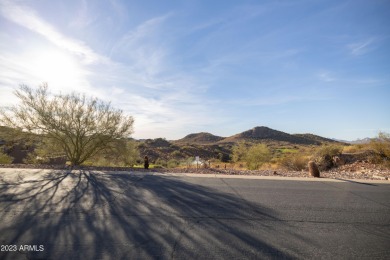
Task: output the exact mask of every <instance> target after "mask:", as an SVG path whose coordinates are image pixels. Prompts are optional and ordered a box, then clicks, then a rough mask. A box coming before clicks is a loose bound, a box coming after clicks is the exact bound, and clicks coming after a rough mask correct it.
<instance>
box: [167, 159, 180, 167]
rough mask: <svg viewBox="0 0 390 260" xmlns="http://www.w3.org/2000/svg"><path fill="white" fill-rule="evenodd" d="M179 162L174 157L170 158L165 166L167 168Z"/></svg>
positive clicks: (175, 165)
mask: <svg viewBox="0 0 390 260" xmlns="http://www.w3.org/2000/svg"><path fill="white" fill-rule="evenodd" d="M179 164H180V163H179V162H178V161H177V160H175V159H171V160H169V161H168V162H167V167H168V168H176V167H177V166H179Z"/></svg>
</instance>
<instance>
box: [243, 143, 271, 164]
mask: <svg viewBox="0 0 390 260" xmlns="http://www.w3.org/2000/svg"><path fill="white" fill-rule="evenodd" d="M271 158H272V155H271V152H270V150H269V149H268V147H267V146H266V145H265V144H256V145H253V146H252V147H250V148H249V150H247V152H246V153H245V155H244V156H243V161H244V162H246V164H247V167H248V169H249V170H257V169H259V168H260V166H262V165H263V164H264V163H266V162H269V161H270V160H271Z"/></svg>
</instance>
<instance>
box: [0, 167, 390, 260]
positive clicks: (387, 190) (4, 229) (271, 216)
mask: <svg viewBox="0 0 390 260" xmlns="http://www.w3.org/2000/svg"><path fill="white" fill-rule="evenodd" d="M0 220H1V221H0V244H1V247H2V248H1V249H2V251H1V252H0V259H317V258H320V259H389V258H390V182H387V183H386V182H359V181H338V182H335V181H328V180H326V179H316V181H307V180H286V179H283V178H279V179H277V180H272V179H245V178H228V177H227V176H226V177H206V178H197V177H188V176H186V177H179V176H167V175H163V174H156V173H153V174H152V173H150V174H149V173H146V174H145V173H134V172H133V173H130V172H128V173H126V172H119V173H116V172H91V171H73V172H69V171H59V170H55V171H54V170H53V171H51V170H26V169H0Z"/></svg>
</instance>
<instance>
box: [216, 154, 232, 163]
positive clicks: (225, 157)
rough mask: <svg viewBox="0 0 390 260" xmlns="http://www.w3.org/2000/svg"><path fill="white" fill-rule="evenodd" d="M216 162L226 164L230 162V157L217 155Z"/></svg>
mask: <svg viewBox="0 0 390 260" xmlns="http://www.w3.org/2000/svg"><path fill="white" fill-rule="evenodd" d="M218 160H220V161H221V162H228V161H229V160H230V157H229V155H228V154H226V153H218Z"/></svg>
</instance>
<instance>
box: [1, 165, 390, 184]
mask: <svg viewBox="0 0 390 260" xmlns="http://www.w3.org/2000/svg"><path fill="white" fill-rule="evenodd" d="M0 168H24V169H82V170H90V171H127V172H135V171H136V172H143V171H145V172H159V173H198V174H226V175H256V176H281V177H302V178H312V177H311V176H309V173H308V171H289V170H284V169H278V170H255V171H251V170H237V169H215V168H199V169H196V168H175V169H166V168H158V169H148V170H145V169H142V168H131V167H93V166H79V167H67V166H63V165H43V164H42V165H34V164H0ZM321 177H323V178H333V179H366V180H390V169H385V168H381V167H379V166H378V165H374V164H369V163H365V162H355V163H352V164H347V165H343V166H339V167H337V168H333V169H331V170H329V171H322V172H321Z"/></svg>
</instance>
